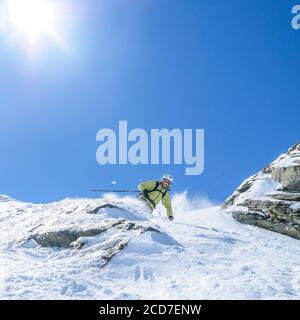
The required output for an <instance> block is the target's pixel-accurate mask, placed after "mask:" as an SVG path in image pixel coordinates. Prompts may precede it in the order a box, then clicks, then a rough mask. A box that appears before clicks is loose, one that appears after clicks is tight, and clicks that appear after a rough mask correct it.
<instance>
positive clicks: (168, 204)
mask: <svg viewBox="0 0 300 320" xmlns="http://www.w3.org/2000/svg"><path fill="white" fill-rule="evenodd" d="M162 204H163V205H164V207H165V208H166V210H167V215H168V217H170V216H173V210H172V204H171V197H170V193H169V192H168V193H167V194H166V195H165V196H164V198H163V199H162Z"/></svg>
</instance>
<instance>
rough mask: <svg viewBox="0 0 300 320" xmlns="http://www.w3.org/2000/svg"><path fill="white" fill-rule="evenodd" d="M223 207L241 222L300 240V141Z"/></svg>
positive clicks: (238, 190)
mask: <svg viewBox="0 0 300 320" xmlns="http://www.w3.org/2000/svg"><path fill="white" fill-rule="evenodd" d="M222 208H223V209H225V210H226V211H227V212H229V213H232V215H233V217H234V218H235V219H236V220H238V221H239V222H242V223H246V224H251V225H255V226H258V227H262V228H265V229H268V230H271V231H275V232H278V233H281V234H285V235H288V236H291V237H293V238H296V239H299V240H300V142H298V143H297V144H295V145H294V146H293V147H291V148H290V149H289V150H288V152H287V153H286V154H282V155H281V156H280V157H279V158H278V159H276V160H275V161H274V162H272V163H271V164H270V165H268V166H267V167H265V168H264V169H263V170H261V171H260V172H258V173H257V174H255V175H253V176H252V177H250V178H249V179H247V180H246V181H244V182H243V183H242V184H241V186H240V187H239V188H238V189H237V190H236V191H235V192H234V193H233V195H232V196H230V197H229V198H228V199H227V200H226V201H225V202H224V203H223V204H222Z"/></svg>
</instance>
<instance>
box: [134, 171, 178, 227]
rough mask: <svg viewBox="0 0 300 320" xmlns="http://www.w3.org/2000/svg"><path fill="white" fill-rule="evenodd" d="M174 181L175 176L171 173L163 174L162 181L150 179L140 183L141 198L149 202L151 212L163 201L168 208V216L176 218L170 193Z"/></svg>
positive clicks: (171, 218) (170, 218)
mask: <svg viewBox="0 0 300 320" xmlns="http://www.w3.org/2000/svg"><path fill="white" fill-rule="evenodd" d="M173 182H174V178H173V177H172V176H171V175H169V174H165V175H163V177H162V179H161V181H155V180H149V181H144V182H142V183H140V184H139V186H138V188H139V190H140V191H141V193H140V194H139V199H140V200H142V201H143V202H145V203H146V204H147V206H148V207H149V208H150V210H151V212H152V211H153V210H154V209H155V207H156V206H157V205H158V204H159V202H160V201H161V202H162V204H163V205H164V207H165V208H166V210H167V216H168V218H169V220H170V221H172V220H173V219H174V217H173V210H172V205H171V198H170V193H169V188H170V185H171V184H172V183H173Z"/></svg>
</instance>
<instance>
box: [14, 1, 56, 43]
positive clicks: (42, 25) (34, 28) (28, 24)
mask: <svg viewBox="0 0 300 320" xmlns="http://www.w3.org/2000/svg"><path fill="white" fill-rule="evenodd" d="M8 13H9V17H10V21H11V24H12V25H13V26H14V28H16V29H17V30H18V31H20V32H22V33H24V34H25V35H26V36H27V37H28V39H29V40H30V41H31V42H35V41H36V40H37V38H39V37H41V36H44V35H48V36H52V37H54V38H56V39H58V36H57V33H56V30H55V24H56V21H55V20H56V19H55V18H56V17H55V7H54V4H53V2H51V1H49V0H9V1H8Z"/></svg>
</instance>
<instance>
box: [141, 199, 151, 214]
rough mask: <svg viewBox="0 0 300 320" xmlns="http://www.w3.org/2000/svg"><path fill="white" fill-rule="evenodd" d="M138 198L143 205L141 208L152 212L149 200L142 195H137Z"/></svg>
mask: <svg viewBox="0 0 300 320" xmlns="http://www.w3.org/2000/svg"><path fill="white" fill-rule="evenodd" d="M138 200H139V201H140V203H141V204H142V205H143V210H144V211H145V212H147V213H152V212H153V209H152V208H151V206H150V204H149V202H148V201H147V200H146V199H145V198H144V197H143V196H142V195H139V196H138Z"/></svg>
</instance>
